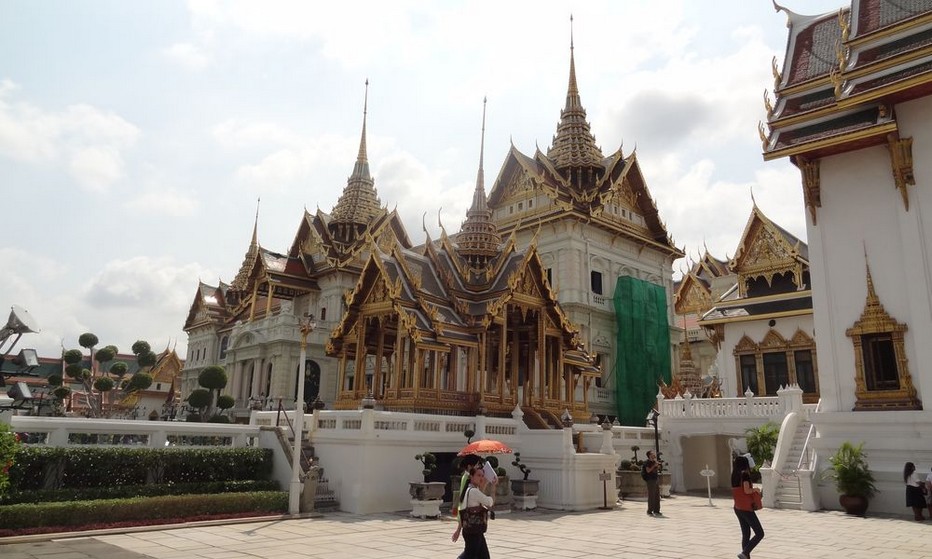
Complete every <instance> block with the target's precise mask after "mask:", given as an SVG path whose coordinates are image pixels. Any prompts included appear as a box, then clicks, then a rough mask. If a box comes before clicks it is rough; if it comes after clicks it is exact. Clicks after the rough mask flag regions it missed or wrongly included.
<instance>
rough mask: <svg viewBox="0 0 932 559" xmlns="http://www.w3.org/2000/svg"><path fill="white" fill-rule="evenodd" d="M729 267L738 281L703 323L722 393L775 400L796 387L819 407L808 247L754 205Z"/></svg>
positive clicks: (702, 319) (805, 397)
mask: <svg viewBox="0 0 932 559" xmlns="http://www.w3.org/2000/svg"><path fill="white" fill-rule="evenodd" d="M728 269H729V270H731V271H732V272H733V273H734V276H732V277H734V278H735V282H734V283H733V284H732V286H731V288H730V289H729V290H728V291H727V292H726V293H724V294H723V295H722V296H721V297H720V298H719V299H718V300H717V301H715V302H714V304H713V305H712V306H711V308H709V309H708V310H706V311H705V312H704V313H703V314H702V316H701V318H700V320H699V324H700V325H701V326H702V327H703V328H705V329H706V330H707V331H708V332H709V338H710V339H711V340H712V342H713V343H714V344H715V345H716V347H717V348H718V349H719V353H718V355H719V360H718V365H717V369H718V370H719V371H720V373H721V382H722V385H723V386H724V387H725V392H727V393H729V394H737V395H740V394H747V393H752V394H755V395H758V396H775V395H776V394H777V391H778V390H780V389H781V388H783V387H786V386H789V385H799V387H800V388H801V389H802V391H803V397H804V401H806V402H811V403H815V402H817V401H818V399H819V388H818V375H817V369H816V365H815V363H816V351H815V339H814V336H815V333H814V331H813V327H812V290H811V288H810V279H809V247H808V246H807V245H806V243H804V242H803V241H801V240H799V239H797V238H796V237H795V236H793V234H791V233H789V232H788V231H786V230H785V229H783V228H782V227H780V226H779V225H777V224H776V223H774V222H773V221H771V220H770V219H769V218H768V217H767V216H766V215H764V212H762V211H761V210H760V208H758V207H757V205H756V204H755V205H754V208H753V209H752V210H751V215H750V216H749V217H748V222H747V225H746V226H745V228H744V233H743V234H742V236H741V240H740V242H739V243H738V247H737V249H736V251H735V256H734V258H732V259H731V261H730V262H729V263H728Z"/></svg>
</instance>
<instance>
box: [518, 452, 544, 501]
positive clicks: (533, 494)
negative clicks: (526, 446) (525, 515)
mask: <svg viewBox="0 0 932 559" xmlns="http://www.w3.org/2000/svg"><path fill="white" fill-rule="evenodd" d="M511 465H512V466H515V467H516V468H518V469H519V470H520V471H521V475H523V476H524V477H523V479H513V480H511V492H512V494H514V506H515V508H517V509H521V510H531V509H535V508H537V493H538V491H539V490H540V480H537V479H528V476H530V475H531V469H530V468H528V467H527V465H526V464H524V463H523V462H521V453H520V452H515V459H514V460H512V462H511Z"/></svg>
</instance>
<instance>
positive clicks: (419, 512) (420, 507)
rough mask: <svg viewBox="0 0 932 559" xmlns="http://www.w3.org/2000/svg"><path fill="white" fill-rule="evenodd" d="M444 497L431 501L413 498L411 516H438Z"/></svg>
mask: <svg viewBox="0 0 932 559" xmlns="http://www.w3.org/2000/svg"><path fill="white" fill-rule="evenodd" d="M441 504H443V500H442V499H435V500H430V501H418V500H417V499H412V500H411V516H413V517H415V518H438V517H439V516H440V505H441Z"/></svg>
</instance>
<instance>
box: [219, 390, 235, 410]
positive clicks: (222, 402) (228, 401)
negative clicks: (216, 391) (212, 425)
mask: <svg viewBox="0 0 932 559" xmlns="http://www.w3.org/2000/svg"><path fill="white" fill-rule="evenodd" d="M235 405H236V400H235V399H233V396H230V395H229V394H223V395H222V396H220V397H219V398H217V408H219V409H220V411H221V412H224V411H226V410H228V409H230V408H232V407H233V406H235Z"/></svg>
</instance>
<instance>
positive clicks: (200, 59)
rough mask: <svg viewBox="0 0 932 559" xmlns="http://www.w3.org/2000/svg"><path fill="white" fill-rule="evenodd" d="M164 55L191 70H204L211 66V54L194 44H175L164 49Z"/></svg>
mask: <svg viewBox="0 0 932 559" xmlns="http://www.w3.org/2000/svg"><path fill="white" fill-rule="evenodd" d="M162 52H163V54H165V56H167V57H168V58H170V59H171V60H174V61H176V62H179V63H180V64H181V65H183V66H185V67H187V68H189V69H191V70H202V69H204V68H206V67H207V65H208V64H210V60H211V57H210V54H208V53H207V51H206V50H205V49H204V48H203V47H200V46H198V45H195V44H192V43H175V44H173V45H172V46H170V47H168V48H166V49H164V50H163V51H162Z"/></svg>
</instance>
